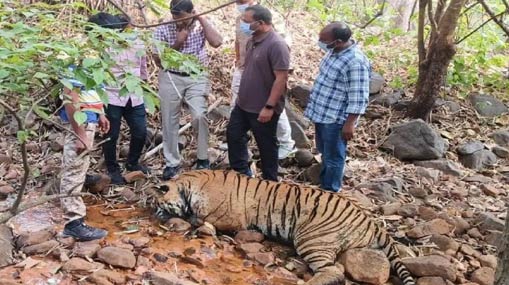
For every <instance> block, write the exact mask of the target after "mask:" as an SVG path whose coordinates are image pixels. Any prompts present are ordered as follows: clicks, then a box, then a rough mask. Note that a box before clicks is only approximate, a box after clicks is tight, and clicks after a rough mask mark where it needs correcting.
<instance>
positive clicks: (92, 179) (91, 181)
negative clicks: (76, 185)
mask: <svg viewBox="0 0 509 285" xmlns="http://www.w3.org/2000/svg"><path fill="white" fill-rule="evenodd" d="M99 181H101V175H96V174H94V175H92V174H87V176H86V177H85V183H83V186H84V187H85V188H89V187H91V186H93V185H96V184H97V183H98V182H99Z"/></svg>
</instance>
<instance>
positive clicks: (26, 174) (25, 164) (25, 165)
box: [0, 99, 30, 213]
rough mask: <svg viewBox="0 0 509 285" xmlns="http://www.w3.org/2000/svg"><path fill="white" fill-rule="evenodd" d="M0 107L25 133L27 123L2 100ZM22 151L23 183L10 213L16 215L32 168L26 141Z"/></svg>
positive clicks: (21, 147)
mask: <svg viewBox="0 0 509 285" xmlns="http://www.w3.org/2000/svg"><path fill="white" fill-rule="evenodd" d="M0 105H2V106H3V107H4V108H5V109H6V110H7V111H8V112H9V113H11V115H12V116H13V117H14V118H15V119H16V121H17V122H18V131H25V123H24V122H23V121H22V120H21V118H20V116H19V115H18V113H17V112H16V110H14V109H13V108H12V107H11V106H10V105H9V104H7V103H6V102H5V101H3V100H1V99H0ZM20 151H21V159H22V160H23V172H24V173H23V180H22V181H21V186H20V188H19V191H18V195H17V196H16V200H15V201H14V204H13V205H12V207H11V210H10V212H11V213H15V212H16V211H17V209H18V207H19V205H20V204H21V200H23V195H24V194H25V189H26V186H27V183H28V177H29V176H30V166H29V165H28V157H27V148H26V140H23V141H22V142H21V145H20Z"/></svg>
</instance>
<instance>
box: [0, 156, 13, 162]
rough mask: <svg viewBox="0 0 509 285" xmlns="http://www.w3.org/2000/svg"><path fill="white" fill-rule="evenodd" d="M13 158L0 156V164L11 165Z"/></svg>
mask: <svg viewBox="0 0 509 285" xmlns="http://www.w3.org/2000/svg"><path fill="white" fill-rule="evenodd" d="M11 163H12V158H11V157H10V156H8V155H5V154H0V164H11Z"/></svg>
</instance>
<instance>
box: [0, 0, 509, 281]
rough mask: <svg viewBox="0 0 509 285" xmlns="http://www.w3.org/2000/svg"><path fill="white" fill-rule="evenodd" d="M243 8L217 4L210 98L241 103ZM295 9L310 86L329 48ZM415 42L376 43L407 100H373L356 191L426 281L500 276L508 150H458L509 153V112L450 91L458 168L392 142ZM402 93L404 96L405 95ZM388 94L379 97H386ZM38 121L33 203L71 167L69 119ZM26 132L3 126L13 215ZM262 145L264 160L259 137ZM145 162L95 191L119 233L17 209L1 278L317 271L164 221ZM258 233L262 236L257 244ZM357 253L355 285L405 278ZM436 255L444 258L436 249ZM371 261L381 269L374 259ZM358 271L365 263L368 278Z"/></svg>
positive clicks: (292, 174)
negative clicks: (236, 94) (235, 89)
mask: <svg viewBox="0 0 509 285" xmlns="http://www.w3.org/2000/svg"><path fill="white" fill-rule="evenodd" d="M230 8H231V9H230ZM230 8H229V9H227V10H224V11H219V12H215V13H213V14H212V18H213V20H214V22H215V23H216V24H217V25H218V27H219V28H220V30H221V33H222V35H223V37H224V45H223V47H221V48H220V49H218V50H211V49H209V51H210V53H209V54H210V58H211V63H210V78H211V82H212V92H211V94H210V96H209V102H210V103H211V104H212V103H213V102H216V101H217V100H218V99H222V100H223V102H224V103H225V104H228V103H229V100H230V97H231V96H230V91H229V88H230V80H231V73H232V68H233V67H232V63H233V61H234V60H233V59H234V55H233V41H234V33H233V26H234V18H233V17H231V16H229V15H232V14H233V13H235V12H236V11H234V10H233V9H234V7H230ZM291 19H303V20H302V21H300V20H299V21H291V24H290V30H291V32H292V35H293V42H294V46H293V47H292V59H293V68H294V72H293V74H292V75H291V79H290V82H289V85H290V87H292V88H293V87H296V86H310V85H311V84H312V82H313V78H314V76H315V74H316V71H317V67H318V64H319V60H320V58H321V56H322V53H321V51H320V50H319V49H318V47H317V45H316V40H317V31H316V30H313V29H310V28H309V26H308V25H307V24H306V23H310V22H311V21H312V19H310V18H309V16H306V15H304V14H301V15H299V14H296V13H294V14H293V15H292V17H291ZM361 46H362V43H361ZM414 49H415V48H414V46H413V45H412V44H410V43H409V42H407V41H405V40H404V39H403V38H401V37H400V38H397V39H389V40H387V42H386V43H384V45H383V46H380V47H373V46H370V48H369V50H370V54H374V55H375V56H374V58H372V62H373V67H374V70H375V71H377V72H380V73H383V75H384V77H385V82H386V84H385V85H384V86H383V87H382V89H381V91H380V94H381V95H375V96H387V97H384V98H397V99H396V100H395V101H394V102H391V103H390V104H379V103H373V104H371V105H370V107H369V108H368V112H367V114H366V116H365V117H364V118H362V119H361V121H360V124H359V127H358V130H357V132H356V137H355V139H354V141H353V142H351V143H350V144H349V146H348V147H349V156H348V160H347V168H346V174H345V175H346V177H345V186H344V190H343V191H346V192H349V193H351V194H352V195H353V196H354V197H355V198H356V199H357V200H358V201H359V202H360V203H361V204H362V205H363V206H365V207H366V208H368V209H370V210H371V211H372V212H373V216H374V218H375V219H376V220H377V221H379V222H380V224H382V225H384V226H385V227H386V229H387V231H388V232H389V233H390V234H391V235H392V236H393V237H394V238H395V239H396V240H398V241H400V242H401V243H402V244H404V245H405V246H402V247H401V250H400V251H401V252H400V254H401V255H402V256H403V257H407V258H408V260H409V261H408V263H407V266H408V267H409V269H410V271H411V273H412V274H413V275H414V276H415V277H416V278H417V277H420V279H422V281H420V282H421V283H419V284H433V285H440V284H451V283H452V284H471V285H474V284H480V285H489V284H492V280H493V275H494V268H496V258H495V256H494V255H496V246H497V245H498V244H499V242H500V240H501V238H502V236H501V231H502V229H503V226H504V219H506V203H507V201H508V200H509V199H508V198H509V197H508V194H509V192H508V191H509V186H508V185H509V159H508V158H507V157H506V158H503V157H497V158H495V160H496V161H495V162H494V163H484V164H483V163H482V162H481V164H482V167H481V168H480V169H478V170H473V169H469V168H467V167H465V166H463V165H461V163H460V161H465V157H464V156H465V155H462V154H459V153H458V150H459V149H461V148H462V147H464V146H465V144H467V143H471V142H474V141H477V142H479V143H480V144H481V148H482V151H490V152H491V151H495V149H505V148H506V146H503V145H500V146H497V144H501V143H500V141H499V140H495V139H494V138H493V136H492V134H493V133H494V132H496V131H500V130H504V129H507V128H508V126H509V115H508V114H505V115H500V116H497V117H492V118H487V117H481V116H479V114H478V113H477V112H476V111H475V108H474V106H472V104H471V103H470V101H468V100H466V99H465V98H466V96H465V95H466V94H461V93H462V91H458V90H456V89H454V88H453V87H447V88H445V89H444V94H443V98H442V99H441V101H440V102H441V104H438V105H437V107H436V109H435V110H434V111H433V114H432V120H431V123H430V126H431V127H432V129H433V130H435V131H436V133H437V134H439V136H440V137H441V138H442V139H443V140H445V141H446V142H447V144H448V149H447V151H446V152H445V154H444V155H443V156H444V158H443V160H442V161H445V162H446V163H445V164H446V166H444V165H442V166H439V167H436V166H430V164H428V165H427V166H426V167H419V166H417V165H415V164H414V163H412V161H401V160H399V159H397V158H396V157H395V155H394V153H391V152H387V151H383V150H381V149H380V147H381V145H383V144H384V142H385V141H386V140H387V138H388V136H389V135H390V133H391V130H392V129H391V127H393V126H395V125H397V124H402V123H406V122H408V121H409V120H408V119H406V118H405V117H404V112H403V111H401V110H400V109H399V108H398V106H401V105H402V104H401V102H405V101H407V100H409V99H410V98H411V95H412V89H411V87H409V88H402V90H393V88H391V86H392V85H391V81H392V80H393V79H394V78H396V77H398V76H403V77H404V76H406V73H407V70H404V69H397V68H395V67H394V66H395V65H394V61H395V60H396V59H400V55H401V54H405V53H406V52H411V51H412V50H414ZM414 52H415V51H414ZM155 74H156V73H155V71H154V72H153V74H152V75H153V76H152V78H151V79H152V80H155V79H156V77H155ZM398 91H401V94H402V96H396V97H393V95H394V94H395V92H398ZM495 95H498V94H495ZM290 97H291V98H290V101H291V102H292V104H293V105H294V106H297V107H296V108H295V110H297V111H296V112H295V113H296V114H297V115H298V116H300V117H302V115H301V112H300V110H301V109H300V108H299V107H298V105H299V103H300V102H299V100H298V99H299V98H296V97H295V96H294V95H292V96H290ZM376 98H379V97H374V98H373V100H374V101H375V100H376ZM403 105H404V104H403ZM505 105H506V106H507V102H505ZM221 110H222V111H221ZM224 110H227V108H226V107H224V106H223V107H220V108H217V110H215V111H214V112H213V114H212V115H213V116H211V126H210V128H211V138H210V142H211V143H210V156H211V160H212V164H213V167H214V168H218V169H224V168H226V167H227V159H226V152H225V150H224V144H225V142H226V141H225V126H226V122H227V114H225V112H224ZM226 113H227V112H226ZM189 119H190V118H189V116H188V115H186V116H183V119H182V125H184V124H185V123H187V122H188V121H189ZM299 120H304V119H302V118H300V119H299ZM304 121H305V120H304ZM29 125H30V127H31V128H32V129H33V130H37V132H38V133H40V134H43V135H42V136H40V137H38V138H37V140H35V141H31V142H30V143H29V144H28V151H29V161H30V165H31V167H32V169H33V174H34V176H36V177H32V178H31V179H30V181H29V185H28V189H29V191H28V193H27V197H26V198H25V200H26V201H31V200H35V199H37V198H38V197H40V196H42V195H44V194H45V192H47V191H48V189H51V188H52V186H51V185H53V183H54V178H55V176H56V175H57V174H58V173H59V171H60V160H61V155H62V152H61V150H62V139H63V133H62V132H61V131H59V130H58V128H56V126H53V125H51V124H48V123H44V122H42V121H40V120H38V119H34V120H33V122H32V124H29ZM124 127H125V126H124ZM15 128H16V125H15V123H14V122H13V120H9V117H7V116H6V117H4V118H3V121H2V122H1V124H0V134H1V136H0V146H1V147H0V149H1V153H0V192H2V195H1V196H4V197H3V198H4V200H3V201H0V211H4V212H5V211H7V210H8V208H9V206H10V205H11V204H12V202H13V200H14V198H15V193H13V190H14V189H15V188H16V187H18V186H19V184H20V182H21V176H22V167H21V155H20V153H19V151H18V149H17V143H16V136H15V132H14V131H13V130H15ZM150 128H151V132H150V133H151V134H150V137H149V143H148V144H147V147H148V148H149V149H150V148H152V147H154V146H155V145H157V144H158V143H159V142H160V140H161V135H160V130H161V126H160V121H159V115H158V114H155V115H154V116H152V117H151V118H150ZM301 128H302V129H303V131H304V134H305V136H306V137H305V138H302V137H301V138H299V140H300V142H301V143H303V144H306V143H308V144H309V147H307V148H306V147H301V153H305V154H308V153H310V154H311V155H312V159H311V161H303V158H302V157H291V158H288V159H285V160H284V161H281V171H280V172H281V176H282V178H283V179H284V180H288V181H293V182H298V183H305V184H316V181H315V180H316V169H318V168H317V167H319V162H320V157H319V155H318V153H317V151H316V149H315V148H314V147H313V145H314V143H313V128H312V127H308V128H304V127H302V126H301ZM508 143H509V141H508ZM120 144H121V146H119V152H120V159H121V160H123V159H125V155H126V150H127V146H128V133H127V130H126V129H125V131H124V132H123V136H122V138H121V139H120ZM182 145H183V146H184V149H183V151H182V153H183V157H184V159H183V161H184V165H183V166H184V170H189V169H191V168H192V166H193V162H194V160H195V152H194V150H195V141H194V140H193V136H192V131H191V130H189V131H187V132H186V133H185V134H184V135H183V136H182ZM251 150H252V151H253V154H254V159H255V160H256V157H257V154H256V149H255V146H254V145H253V148H251ZM477 151H479V150H478V149H476V152H477ZM460 152H461V151H460ZM500 152H501V153H503V150H500ZM468 155H470V154H468ZM91 156H92V169H91V171H93V172H97V173H103V172H104V169H103V161H102V158H101V151H100V150H97V151H94V152H93V153H92V154H91ZM488 156H490V155H488ZM501 156H502V154H501ZM490 157H491V156H490ZM482 159H485V157H484V156H483V158H482ZM146 163H147V165H148V166H150V167H151V168H152V169H153V172H152V174H151V175H149V177H144V178H142V179H140V180H137V181H136V182H134V183H132V184H129V185H127V186H122V187H108V188H107V189H106V190H105V191H103V192H101V193H99V194H94V196H92V197H87V198H86V201H87V205H88V212H87V222H88V223H89V224H90V225H92V226H97V227H101V228H106V229H108V231H109V235H108V237H107V238H106V239H105V240H103V241H101V242H100V243H94V242H92V243H76V242H74V241H72V240H70V239H63V238H61V237H58V233H59V232H60V231H61V228H62V219H61V210H60V208H59V204H58V202H57V201H56V202H54V203H47V204H45V205H42V206H39V207H36V208H33V209H30V210H28V211H25V212H23V213H21V214H20V215H18V216H16V217H15V218H13V219H11V220H10V221H9V223H8V225H9V226H10V227H11V228H12V229H13V232H14V234H15V236H17V237H18V238H17V241H16V253H15V255H14V258H15V263H16V264H15V265H12V266H8V267H5V268H3V269H1V270H0V284H147V283H148V282H149V280H151V282H153V283H154V284H235V285H236V284H239V285H240V284H258V285H260V284H301V283H302V282H303V281H302V280H308V279H309V278H310V276H311V273H310V272H309V271H308V269H307V268H306V266H305V265H304V263H303V262H302V261H301V260H300V259H299V258H298V257H297V256H296V255H295V252H294V251H293V249H292V248H290V247H287V246H284V245H280V244H277V243H274V242H272V241H266V240H262V239H261V238H260V237H259V236H257V235H256V234H255V233H252V232H249V233H241V234H238V235H237V237H234V236H232V237H228V236H226V235H222V234H221V233H217V234H214V232H213V230H212V229H209V230H207V229H205V230H204V229H201V230H200V231H198V232H195V231H193V230H192V229H190V228H189V227H190V225H188V224H186V222H184V221H173V223H170V224H161V222H160V221H158V220H156V219H155V218H154V217H153V208H152V202H151V197H150V195H149V194H150V192H151V190H152V189H153V188H154V187H155V186H157V185H158V184H159V183H160V181H159V177H160V175H161V173H162V169H163V168H164V162H163V159H162V154H161V153H159V154H157V155H155V156H153V157H151V158H150V159H148V160H147V162H146ZM437 168H440V169H439V170H438V169H437ZM313 182H314V183H313ZM246 240H247V241H250V243H247V244H246ZM259 244H261V246H259ZM111 248H113V249H111ZM111 251H113V253H112V252H111ZM357 253H358V254H360V256H361V258H360V259H359V260H357V263H356V264H349V259H348V257H345V258H344V259H343V261H342V262H343V267H344V269H345V271H346V273H347V277H348V280H347V281H348V282H349V284H363V283H362V282H364V283H370V284H399V283H398V281H397V279H393V278H391V279H390V281H387V278H386V276H385V275H387V274H388V273H387V272H386V271H384V270H383V269H382V268H378V267H381V266H378V264H373V263H370V262H374V261H378V260H379V258H380V257H379V256H377V255H376V253H373V252H368V253H365V252H360V253H359V252H357ZM373 254H374V255H373ZM430 255H431V256H433V258H428V259H426V258H427V257H429V256H430ZM368 257H369V258H368ZM369 259H372V260H369ZM370 266H371V267H373V269H369V268H370ZM359 271H365V272H364V275H363V272H359ZM163 272H165V273H166V274H165V273H163ZM365 275H369V276H368V277H366V276H365ZM384 276H385V277H384ZM366 278H367V279H366ZM168 280H170V281H168ZM171 280H177V281H171ZM366 280H370V281H369V282H368V281H366ZM9 282H11V283H9ZM158 282H159V283H158ZM165 282H174V283H165Z"/></svg>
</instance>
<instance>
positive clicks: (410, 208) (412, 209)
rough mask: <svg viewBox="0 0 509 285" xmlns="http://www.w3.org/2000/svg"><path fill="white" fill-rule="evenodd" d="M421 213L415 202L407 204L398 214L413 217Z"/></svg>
mask: <svg viewBox="0 0 509 285" xmlns="http://www.w3.org/2000/svg"><path fill="white" fill-rule="evenodd" d="M418 214H419V207H418V206H417V205H414V204H405V205H403V206H401V207H400V208H399V209H398V215H400V216H403V217H405V218H413V217H416V216H417V215H418Z"/></svg>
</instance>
